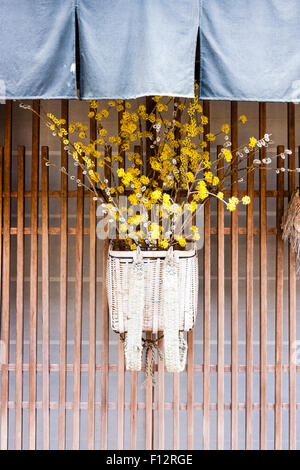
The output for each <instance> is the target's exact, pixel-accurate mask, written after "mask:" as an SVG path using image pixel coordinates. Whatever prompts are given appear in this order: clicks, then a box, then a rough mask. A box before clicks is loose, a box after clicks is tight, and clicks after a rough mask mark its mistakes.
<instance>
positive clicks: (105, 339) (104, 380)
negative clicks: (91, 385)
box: [101, 148, 112, 449]
mask: <svg viewBox="0 0 300 470" xmlns="http://www.w3.org/2000/svg"><path fill="white" fill-rule="evenodd" d="M111 154H112V152H111V148H108V149H107V150H106V155H107V156H109V157H111ZM105 172H106V173H105V175H106V178H107V179H108V180H109V182H110V181H111V180H110V178H111V175H110V172H109V171H108V169H107V167H106V169H105ZM106 230H108V226H107V227H106ZM108 249H109V240H108V239H105V240H104V241H103V243H102V250H103V266H102V273H103V276H102V364H101V365H102V373H101V449H107V422H108V421H107V420H108V362H109V315H108V301H107V293H106V262H107V256H108Z"/></svg>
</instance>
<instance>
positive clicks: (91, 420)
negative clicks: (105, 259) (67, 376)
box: [88, 118, 96, 450]
mask: <svg viewBox="0 0 300 470" xmlns="http://www.w3.org/2000/svg"><path fill="white" fill-rule="evenodd" d="M95 139H96V120H95V118H91V119H90V140H91V142H93V141H94V140H95ZM93 197H94V194H93V193H90V248H89V251H90V253H89V268H90V282H89V297H90V305H89V372H88V376H89V378H88V380H89V386H88V387H89V391H88V448H89V450H93V449H94V447H95V372H96V202H95V201H94V200H93Z"/></svg>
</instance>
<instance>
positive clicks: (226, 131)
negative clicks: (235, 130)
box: [221, 124, 230, 134]
mask: <svg viewBox="0 0 300 470" xmlns="http://www.w3.org/2000/svg"><path fill="white" fill-rule="evenodd" d="M221 131H222V132H224V134H228V133H229V131H230V127H229V125H228V124H223V126H222V127H221Z"/></svg>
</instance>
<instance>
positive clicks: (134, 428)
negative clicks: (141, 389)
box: [130, 371, 138, 450]
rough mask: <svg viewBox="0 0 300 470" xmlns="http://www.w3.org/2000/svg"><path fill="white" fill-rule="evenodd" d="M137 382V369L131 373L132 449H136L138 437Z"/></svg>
mask: <svg viewBox="0 0 300 470" xmlns="http://www.w3.org/2000/svg"><path fill="white" fill-rule="evenodd" d="M137 384H138V375H137V372H136V371H133V372H132V373H131V399H130V449H132V450H134V449H136V437H137Z"/></svg>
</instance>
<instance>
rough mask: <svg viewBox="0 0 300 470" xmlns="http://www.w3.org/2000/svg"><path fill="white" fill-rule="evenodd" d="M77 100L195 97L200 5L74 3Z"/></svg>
mask: <svg viewBox="0 0 300 470" xmlns="http://www.w3.org/2000/svg"><path fill="white" fill-rule="evenodd" d="M77 11H78V24H79V48H80V69H81V79H80V80H81V82H80V90H81V95H82V98H84V99H86V98H89V99H90V98H99V99H100V98H112V97H113V98H136V97H139V96H145V95H167V96H185V97H193V96H194V74H195V53H196V41H197V33H198V25H199V0H172V1H170V0H79V1H78V10H77Z"/></svg>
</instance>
